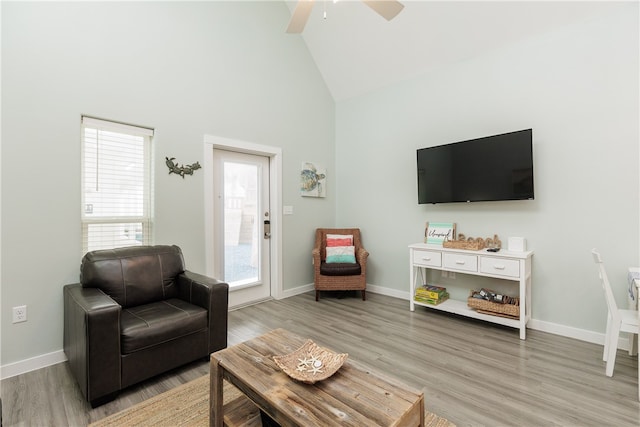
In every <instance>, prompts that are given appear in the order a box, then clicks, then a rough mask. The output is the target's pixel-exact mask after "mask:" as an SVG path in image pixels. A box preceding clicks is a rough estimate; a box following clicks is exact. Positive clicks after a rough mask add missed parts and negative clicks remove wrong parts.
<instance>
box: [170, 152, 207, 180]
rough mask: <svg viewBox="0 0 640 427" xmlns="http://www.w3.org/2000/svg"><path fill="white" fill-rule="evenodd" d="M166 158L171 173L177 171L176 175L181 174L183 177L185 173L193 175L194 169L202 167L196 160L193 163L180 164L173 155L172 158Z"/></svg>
mask: <svg viewBox="0 0 640 427" xmlns="http://www.w3.org/2000/svg"><path fill="white" fill-rule="evenodd" d="M165 159H166V162H165V163H166V164H167V167H168V168H169V175H171V174H172V173H175V174H176V175H180V176H181V177H182V178H183V179H184V176H185V175H193V171H194V170H196V169H200V168H201V167H202V166H200V162H195V163H193V164H191V165H182V166H178V164H177V163H174V162H173V161H174V160H175V159H176V158H175V157H172V158H168V157H165Z"/></svg>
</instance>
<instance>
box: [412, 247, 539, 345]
mask: <svg viewBox="0 0 640 427" xmlns="http://www.w3.org/2000/svg"><path fill="white" fill-rule="evenodd" d="M532 257H533V251H526V252H509V251H505V250H500V251H499V252H487V251H486V250H479V251H469V250H462V249H447V248H443V247H441V246H436V245H427V244H425V243H415V244H412V245H409V263H410V273H409V280H410V285H409V301H410V303H409V304H410V305H409V308H410V310H411V311H414V310H415V306H416V305H420V306H424V307H428V308H431V309H434V310H441V311H446V312H449V313H455V314H459V315H462V316H467V317H473V318H475V319H481V320H486V321H487V322H493V323H498V324H500V325H505V326H511V327H513V328H518V329H520V339H522V340H523V339H525V338H526V327H527V322H528V321H529V320H530V319H531V258H532ZM419 269H423V270H426V269H431V270H441V271H448V272H455V273H464V274H470V275H475V276H484V277H493V278H496V279H503V280H510V281H513V282H514V284H517V285H518V296H519V297H520V318H519V319H510V318H506V317H500V316H492V315H488V314H483V313H478V312H477V311H475V310H473V309H471V308H469V307H468V306H467V301H466V299H465V300H464V301H460V300H454V299H452V298H449V299H448V300H446V301H444V302H442V303H440V304H438V305H431V304H424V303H421V302H418V301H414V299H413V297H414V295H415V291H416V288H417V287H419V286H421V285H422V283H416V280H417V279H418V277H420V276H421V275H419V274H417V273H419V272H420V271H419ZM424 277H426V276H424Z"/></svg>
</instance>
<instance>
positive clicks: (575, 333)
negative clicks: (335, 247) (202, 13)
mask: <svg viewBox="0 0 640 427" xmlns="http://www.w3.org/2000/svg"><path fill="white" fill-rule="evenodd" d="M313 289H314V288H313V283H310V284H307V285H303V286H298V287H297V288H292V289H286V290H285V291H284V292H282V294H281V296H280V298H278V299H284V298H289V297H292V296H296V295H300V294H303V293H306V292H310V291H313ZM367 292H371V293H374V294H380V295H386V296H390V297H394V298H401V299H405V300H407V301H409V293H408V292H406V291H399V290H396V289H390V288H385V287H383V286H375V285H369V284H367ZM408 309H409V307H408V306H407V310H408ZM528 327H529V328H530V329H533V330H536V331H542V332H548V333H550V334H554V335H560V336H563V337H567V338H574V339H577V340H580V341H586V342H590V343H593V344H599V345H603V343H604V334H603V333H598V332H592V331H587V330H585V329H578V328H574V327H571V326H565V325H560V324H557V323H551V322H545V321H542V320H536V319H531V320H530V321H529V324H528ZM618 348H620V349H622V350H629V340H628V339H626V336H625V337H622V338H621V339H620V340H619V342H618ZM66 360H67V357H66V356H65V354H64V351H62V350H58V351H54V352H51V353H47V354H43V355H40V356H36V357H32V358H30V359H25V360H20V361H18V362H14V363H9V364H7V365H3V366H0V379H5V378H11V377H14V376H16V375H20V374H24V373H27V372H30V371H35V370H36V369H41V368H45V367H47V366H50V365H55V364H56V363H61V362H65V361H66Z"/></svg>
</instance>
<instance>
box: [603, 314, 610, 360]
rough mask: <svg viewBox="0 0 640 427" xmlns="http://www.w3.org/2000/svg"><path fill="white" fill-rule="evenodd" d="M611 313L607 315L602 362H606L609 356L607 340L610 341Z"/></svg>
mask: <svg viewBox="0 0 640 427" xmlns="http://www.w3.org/2000/svg"><path fill="white" fill-rule="evenodd" d="M611 323H612V322H611V313H607V329H606V332H605V335H604V351H603V352H602V360H604V361H605V362H606V361H607V356H608V355H609V340H610V339H611Z"/></svg>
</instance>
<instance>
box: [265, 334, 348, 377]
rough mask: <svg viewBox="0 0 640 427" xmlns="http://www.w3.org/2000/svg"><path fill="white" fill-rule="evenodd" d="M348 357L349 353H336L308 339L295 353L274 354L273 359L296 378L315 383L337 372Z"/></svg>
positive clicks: (285, 371)
mask: <svg viewBox="0 0 640 427" xmlns="http://www.w3.org/2000/svg"><path fill="white" fill-rule="evenodd" d="M347 357H349V355H348V354H347V353H340V354H338V353H334V352H333V351H331V350H328V349H326V348H323V347H320V346H318V345H316V343H314V342H313V341H311V340H307V341H306V342H305V343H304V345H303V346H302V347H300V348H299V349H297V350H296V351H294V352H293V353H289V354H285V355H282V356H273V360H274V361H275V362H276V365H278V366H279V367H280V369H282V370H283V371H284V373H285V374H287V375H289V376H290V377H291V378H293V379H294V380H298V381H301V382H303V383H307V384H313V383H315V382H316V381H322V380H324V379H327V378H329V377H330V376H331V375H333V374H335V373H336V371H337V370H338V369H340V367H341V366H342V364H343V363H344V361H345V360H347Z"/></svg>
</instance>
